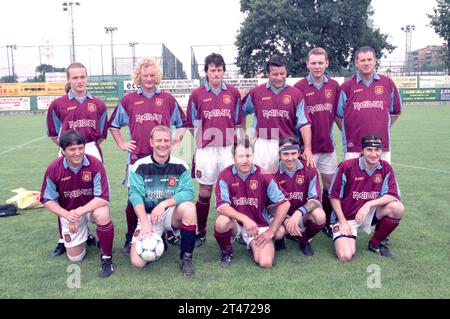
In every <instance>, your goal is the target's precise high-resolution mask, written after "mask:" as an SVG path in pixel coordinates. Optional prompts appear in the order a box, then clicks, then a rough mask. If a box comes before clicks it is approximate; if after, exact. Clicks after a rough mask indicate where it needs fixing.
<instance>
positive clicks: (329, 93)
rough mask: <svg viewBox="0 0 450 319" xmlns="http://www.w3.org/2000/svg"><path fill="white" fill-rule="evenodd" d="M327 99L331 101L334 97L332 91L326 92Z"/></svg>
mask: <svg viewBox="0 0 450 319" xmlns="http://www.w3.org/2000/svg"><path fill="white" fill-rule="evenodd" d="M325 97H326V98H327V99H331V98H332V97H333V91H332V90H325Z"/></svg>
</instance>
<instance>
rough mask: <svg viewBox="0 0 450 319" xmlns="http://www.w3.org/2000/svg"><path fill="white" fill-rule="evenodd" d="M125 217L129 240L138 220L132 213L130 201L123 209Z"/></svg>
mask: <svg viewBox="0 0 450 319" xmlns="http://www.w3.org/2000/svg"><path fill="white" fill-rule="evenodd" d="M125 215H126V218H127V236H129V238H131V237H133V234H134V231H135V230H136V227H137V223H138V218H137V216H136V213H135V212H134V208H133V205H132V204H131V203H130V201H128V202H127V207H126V208H125Z"/></svg>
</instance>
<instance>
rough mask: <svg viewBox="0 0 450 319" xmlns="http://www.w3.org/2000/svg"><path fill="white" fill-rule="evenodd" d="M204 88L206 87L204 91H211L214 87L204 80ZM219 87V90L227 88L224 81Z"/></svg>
mask: <svg viewBox="0 0 450 319" xmlns="http://www.w3.org/2000/svg"><path fill="white" fill-rule="evenodd" d="M205 89H206V91H208V92H209V91H213V90H214V89H213V88H212V87H211V86H210V85H209V83H208V82H206V83H205ZM220 89H221V90H224V91H225V90H226V89H227V86H226V85H225V83H223V81H222V85H221V86H220Z"/></svg>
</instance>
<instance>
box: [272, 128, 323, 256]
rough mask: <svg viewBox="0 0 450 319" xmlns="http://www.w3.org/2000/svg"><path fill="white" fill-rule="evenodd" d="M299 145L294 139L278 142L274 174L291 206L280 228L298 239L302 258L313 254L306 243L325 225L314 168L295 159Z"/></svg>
mask: <svg viewBox="0 0 450 319" xmlns="http://www.w3.org/2000/svg"><path fill="white" fill-rule="evenodd" d="M299 155H300V145H299V142H298V140H297V139H296V138H295V137H291V136H288V137H284V138H282V139H281V140H280V160H281V161H280V167H279V169H278V172H277V173H276V175H275V179H276V180H277V182H278V184H279V185H280V187H281V188H282V189H284V191H285V192H286V194H287V197H288V200H289V202H290V204H291V207H290V208H289V211H288V215H289V217H288V218H286V219H285V221H284V222H283V225H284V226H285V227H286V230H287V232H288V233H289V234H290V235H291V236H294V237H297V238H298V241H299V246H300V249H301V250H302V252H303V254H304V255H305V256H312V255H314V250H313V249H312V246H311V243H310V240H311V238H313V237H314V236H315V235H316V234H317V233H319V232H320V231H321V230H322V228H323V227H324V226H325V212H324V210H323V209H322V205H321V203H320V198H321V194H320V184H319V180H318V178H317V175H318V174H317V170H316V168H315V167H310V166H306V165H305V164H304V162H302V161H300V160H299Z"/></svg>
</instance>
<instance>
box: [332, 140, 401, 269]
mask: <svg viewBox="0 0 450 319" xmlns="http://www.w3.org/2000/svg"><path fill="white" fill-rule="evenodd" d="M361 149H362V151H361V156H360V157H359V158H354V159H350V160H345V161H343V162H342V163H341V164H340V165H339V168H338V170H337V172H336V174H335V176H334V179H333V183H332V184H331V188H330V198H331V205H332V206H333V210H334V211H333V215H332V216H331V222H332V223H333V225H332V228H333V241H334V248H335V251H336V256H337V258H339V259H340V260H342V261H349V260H351V259H352V258H353V256H354V255H355V253H356V236H357V232H358V228H361V229H362V230H365V231H366V232H367V233H370V230H371V226H372V225H374V224H378V227H377V228H376V231H375V233H374V235H373V236H372V238H371V239H370V241H369V246H368V248H369V250H370V251H373V252H376V253H378V254H380V255H381V256H384V257H392V256H393V255H394V254H393V253H392V252H391V251H390V250H389V248H388V247H387V246H385V245H383V244H382V241H384V240H385V239H386V238H387V237H388V236H389V234H391V233H392V232H393V231H394V229H395V228H396V227H397V226H398V225H399V223H400V219H401V218H402V217H403V214H404V211H405V208H404V206H403V204H402V203H401V202H400V189H399V188H398V185H397V181H396V179H395V175H394V171H393V170H392V167H391V165H389V163H388V162H386V161H384V160H382V159H381V157H382V150H383V141H382V139H381V138H380V136H378V135H375V134H369V135H367V136H365V137H363V138H362V140H361Z"/></svg>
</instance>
